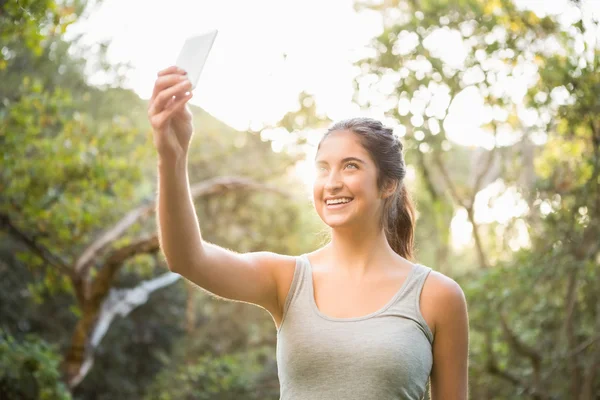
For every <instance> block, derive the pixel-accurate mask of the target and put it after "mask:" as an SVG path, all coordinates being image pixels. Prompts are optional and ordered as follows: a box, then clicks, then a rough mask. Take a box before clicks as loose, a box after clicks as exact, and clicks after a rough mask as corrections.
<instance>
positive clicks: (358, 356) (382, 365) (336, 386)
mask: <svg viewBox="0 0 600 400" xmlns="http://www.w3.org/2000/svg"><path fill="white" fill-rule="evenodd" d="M430 271H431V268H429V267H425V266H423V265H419V264H415V265H414V266H413V268H412V270H411V272H410V273H409V275H408V277H407V278H406V280H405V281H404V283H403V285H402V287H401V288H400V290H399V291H398V292H397V293H396V294H395V295H394V296H393V297H392V299H390V301H389V302H388V303H387V304H386V305H385V306H384V307H383V308H381V309H379V310H378V311H375V312H373V313H371V314H368V315H365V316H362V317H356V318H333V317H329V316H327V315H325V314H322V313H321V312H320V311H319V309H318V307H317V305H316V303H315V300H314V298H315V297H314V292H313V281H312V267H311V265H310V262H309V260H308V257H307V255H306V254H303V255H301V256H299V257H297V259H296V269H295V271H294V277H293V279H292V285H291V287H290V290H289V292H288V296H287V298H286V301H285V305H284V309H283V319H282V321H281V325H280V326H279V329H278V330H277V372H278V375H279V383H280V388H281V397H280V399H281V400H334V399H344V400H353V399H356V400H359V399H360V400H369V399H374V400H375V399H377V400H388V399H390V400H391V399H402V400H405V399H415V400H417V399H422V398H423V397H424V394H425V391H426V387H427V384H428V381H429V374H430V372H431V366H432V363H433V355H432V344H433V334H432V333H431V330H430V329H429V327H428V326H427V323H426V322H425V320H424V319H423V316H422V315H421V311H420V308H419V296H420V294H421V289H422V288H423V283H424V282H425V278H426V277H427V275H428V274H429V272H430Z"/></svg>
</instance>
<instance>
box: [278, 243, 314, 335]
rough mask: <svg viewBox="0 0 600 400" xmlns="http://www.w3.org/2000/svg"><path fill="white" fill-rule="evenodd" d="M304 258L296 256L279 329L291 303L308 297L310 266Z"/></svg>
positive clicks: (310, 277) (310, 276)
mask: <svg viewBox="0 0 600 400" xmlns="http://www.w3.org/2000/svg"><path fill="white" fill-rule="evenodd" d="M305 257H306V255H304V254H302V255H299V256H296V267H295V268H294V276H293V278H292V283H291V285H290V289H289V290H288V294H287V296H286V299H285V304H284V306H283V316H282V319H281V324H280V328H281V326H283V322H284V321H285V318H286V316H287V314H288V312H289V309H290V307H291V306H292V303H297V302H298V301H299V299H300V298H303V297H306V296H307V295H308V290H309V284H310V283H311V282H309V281H308V279H312V275H311V274H310V265H309V264H308V260H307V259H306V258H305Z"/></svg>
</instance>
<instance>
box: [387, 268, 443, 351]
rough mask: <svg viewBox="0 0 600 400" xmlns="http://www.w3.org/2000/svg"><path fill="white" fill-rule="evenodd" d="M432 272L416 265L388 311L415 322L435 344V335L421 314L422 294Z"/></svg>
mask: <svg viewBox="0 0 600 400" xmlns="http://www.w3.org/2000/svg"><path fill="white" fill-rule="evenodd" d="M430 272H431V268H429V267H426V266H425V265H422V264H414V266H413V269H412V271H411V273H410V274H409V276H408V277H407V278H406V279H407V281H406V284H405V285H404V288H403V290H402V293H401V295H400V296H398V297H397V298H396V301H395V302H394V304H392V306H391V307H390V309H389V310H388V311H389V312H391V313H395V314H400V315H401V316H403V317H406V318H409V319H412V320H414V321H415V322H416V323H417V324H418V325H419V327H420V329H421V330H422V331H423V333H424V334H425V336H426V337H427V339H428V340H429V342H430V343H433V333H432V332H431V329H430V328H429V325H427V322H426V321H425V318H423V315H422V314H421V306H420V298H421V292H422V291H423V286H424V285H425V280H426V279H427V277H428V276H429V273H430Z"/></svg>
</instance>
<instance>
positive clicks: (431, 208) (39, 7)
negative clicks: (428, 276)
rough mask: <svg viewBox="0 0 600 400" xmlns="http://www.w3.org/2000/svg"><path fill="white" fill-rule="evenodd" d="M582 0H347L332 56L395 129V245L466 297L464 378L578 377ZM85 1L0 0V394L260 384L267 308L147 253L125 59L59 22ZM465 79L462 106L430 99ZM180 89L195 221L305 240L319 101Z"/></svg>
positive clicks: (592, 169)
mask: <svg viewBox="0 0 600 400" xmlns="http://www.w3.org/2000/svg"><path fill="white" fill-rule="evenodd" d="M557 1H558V0H557ZM546 3H552V2H546ZM589 3H593V2H592V1H590V2H587V3H586V2H584V1H571V2H565V3H564V9H563V10H562V11H561V12H560V13H554V14H553V13H545V14H544V13H540V12H539V11H536V10H534V9H528V8H527V7H522V6H519V5H517V4H515V3H513V2H512V1H510V0H493V1H483V0H420V1H417V0H386V1H368V0H364V1H357V2H355V4H354V7H355V9H356V11H357V12H360V13H370V15H376V16H377V18H378V21H380V29H379V31H378V33H377V35H375V36H374V37H372V39H371V40H370V41H369V44H368V46H367V48H366V52H364V54H363V56H361V57H360V58H359V59H357V60H355V61H354V64H353V66H354V68H355V71H356V76H355V78H354V79H353V85H354V95H353V100H354V101H353V104H354V106H355V109H356V110H357V112H356V115H359V114H361V115H363V114H364V115H372V113H374V112H376V113H378V114H376V115H377V116H378V117H380V118H381V119H383V120H384V122H385V123H387V124H389V125H391V126H393V127H394V131H395V133H396V134H397V135H398V136H399V137H401V140H402V141H403V143H404V144H405V149H406V159H407V162H408V164H409V165H410V173H409V176H408V178H407V184H408V185H409V187H410V189H411V191H412V193H413V197H414V199H415V201H416V204H417V208H418V222H417V231H416V245H417V261H418V262H420V263H422V264H425V265H428V266H431V267H432V268H434V269H436V270H438V271H440V272H442V273H444V274H446V275H448V276H450V277H452V278H453V279H455V280H456V281H457V282H458V283H459V284H460V285H461V286H462V288H463V290H464V291H465V294H466V297H467V301H468V305H469V317H470V329H471V330H470V339H471V346H470V357H469V360H470V365H469V375H470V382H469V386H470V388H469V389H470V396H471V398H473V399H516V398H523V399H529V398H531V399H576V400H592V399H598V398H600V291H599V290H598V287H599V283H600V266H599V265H600V240H599V238H600V232H599V231H600V225H599V223H598V222H599V216H600V74H599V69H598V67H599V52H598V43H599V37H600V36H599V25H598V15H597V14H594V13H593V12H590V11H589V10H590V9H589V8H586V7H588V4H589ZM98 4H99V3H96V2H94V3H93V4H92V3H87V2H85V1H79V0H65V1H53V0H21V1H17V0H8V1H0V148H1V149H2V152H1V155H0V396H1V397H2V398H6V399H164V400H166V399H277V398H278V395H279V386H278V380H277V370H276V364H275V343H276V335H275V333H276V332H275V329H274V325H273V321H272V319H271V318H270V316H269V315H268V313H267V312H266V311H265V310H263V309H260V308H258V307H255V306H252V305H248V304H244V303H236V302H228V301H223V300H219V299H216V298H214V297H211V296H210V295H209V294H207V293H206V292H204V291H202V290H201V289H199V288H197V287H195V286H193V285H191V284H189V283H187V282H186V281H184V280H183V279H180V277H179V276H178V275H176V274H172V273H170V272H169V271H168V269H167V268H166V264H165V260H164V257H163V256H162V255H161V253H160V250H159V246H158V240H157V232H156V220H155V203H154V201H155V195H156V190H157V188H156V182H157V179H156V178H157V177H156V155H155V151H154V148H153V144H152V134H151V131H150V127H149V123H148V121H147V117H146V110H147V98H146V99H144V98H140V96H139V95H138V94H136V93H135V92H134V91H133V90H131V89H130V88H127V87H126V85H125V84H124V83H125V82H126V80H127V74H128V73H129V72H130V71H131V67H130V66H128V65H124V64H114V63H111V62H108V60H107V57H106V54H107V51H108V49H109V48H110V46H111V44H110V43H109V42H100V43H94V44H93V45H90V46H84V45H81V36H75V37H69V38H67V36H66V33H67V32H68V29H69V26H71V25H73V24H76V23H77V22H78V21H80V20H81V19H84V18H87V17H88V16H89V15H90V13H93V11H94V10H95V7H97V6H98ZM334 17H335V16H334V15H332V16H330V17H328V18H331V19H332V20H335V18H334ZM440 37H445V38H449V39H448V40H453V41H454V42H455V43H458V46H459V47H457V49H459V56H458V57H454V58H452V57H450V56H452V55H456V52H453V54H450V55H448V51H447V50H448V49H447V48H446V49H445V48H444V47H443V46H439V42H436V40H439V38H440ZM436 38H437V39H436ZM436 43H437V45H436ZM309 50H310V49H309ZM449 57H450V58H449ZM315 62H318V60H316V61H315ZM317 65H318V64H317ZM165 66H166V65H165ZM315 70H316V71H318V68H317V69H315ZM90 71H92V72H102V73H104V74H105V76H110V77H111V79H109V81H108V82H105V83H103V84H98V83H93V82H91V81H90V79H89V77H90ZM313 72H314V71H311V73H313ZM255 96H256V101H257V102H259V103H260V101H261V93H259V92H257V93H256V94H255ZM465 98H467V100H468V101H467V102H466V104H467V111H468V113H470V114H471V115H472V116H473V115H476V116H477V118H476V122H475V123H472V124H471V125H468V124H466V123H465V122H464V121H463V120H461V117H460V113H459V112H458V111H456V110H454V111H456V112H453V107H454V109H456V108H457V107H458V104H460V103H461V101H462V102H463V104H465ZM192 111H193V113H194V122H195V128H196V134H195V136H194V140H193V142H192V147H191V150H190V159H189V162H190V168H189V171H190V183H191V185H192V191H193V197H194V201H195V205H196V210H197V214H198V218H199V220H200V221H201V227H202V232H203V236H204V237H205V238H206V240H208V241H210V242H213V243H217V244H219V245H222V246H225V247H227V248H231V249H233V250H236V251H238V252H248V251H260V250H268V251H274V252H279V253H285V254H293V255H298V254H301V253H304V252H309V251H312V250H313V249H315V248H316V247H317V246H319V245H321V244H322V243H323V240H324V237H323V234H322V233H323V230H324V228H325V227H324V226H323V224H322V222H321V221H320V220H319V219H318V216H317V215H316V213H315V212H314V210H313V208H312V205H311V202H310V199H309V197H308V188H307V182H309V181H310V172H309V171H310V169H309V168H308V167H307V165H310V160H311V156H312V155H313V154H314V146H315V143H316V142H318V139H319V137H320V134H322V133H323V132H324V130H325V129H326V127H327V126H328V125H329V124H330V123H331V118H330V115H328V114H327V113H325V112H323V110H322V108H321V107H320V106H319V101H318V98H317V97H316V96H314V93H311V92H310V90H302V91H299V92H298V93H297V99H296V101H295V106H294V107H290V108H289V109H288V110H287V111H286V112H284V113H282V114H281V115H280V116H279V118H278V119H277V121H275V122H272V123H269V124H263V125H260V124H258V125H257V124H256V123H254V124H251V125H250V126H249V127H248V129H239V128H236V129H234V128H232V127H231V126H229V125H227V124H226V123H224V122H222V121H220V120H219V119H217V118H215V117H214V116H213V115H211V114H210V113H208V112H207V111H205V110H203V109H202V108H200V107H198V106H192ZM369 113H371V114H369ZM348 116H350V115H348ZM457 127H458V128H457ZM456 129H458V130H460V131H462V133H463V137H466V138H467V139H469V140H471V144H468V143H460V142H459V141H457V140H455V139H453V135H452V131H456ZM307 160H308V161H307Z"/></svg>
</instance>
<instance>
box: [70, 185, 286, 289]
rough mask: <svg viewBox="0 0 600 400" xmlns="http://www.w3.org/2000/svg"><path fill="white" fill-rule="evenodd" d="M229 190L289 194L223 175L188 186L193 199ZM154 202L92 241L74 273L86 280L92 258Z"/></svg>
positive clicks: (151, 208)
mask: <svg viewBox="0 0 600 400" xmlns="http://www.w3.org/2000/svg"><path fill="white" fill-rule="evenodd" d="M229 190H265V191H268V192H275V193H278V194H279V195H281V196H284V197H288V198H289V194H288V193H286V192H284V191H282V190H280V189H278V188H275V187H273V186H270V185H266V184H264V183H260V182H256V181H254V180H252V179H248V178H241V177H234V176H224V177H218V178H213V179H208V180H206V181H203V182H200V183H197V184H194V185H192V186H191V187H190V192H191V196H192V198H194V199H197V198H199V197H204V196H208V195H213V194H219V193H223V192H226V191H229ZM155 209H156V202H155V201H153V202H151V203H150V204H146V205H143V206H140V207H137V208H135V209H133V210H131V211H129V212H128V213H127V214H126V215H125V216H124V217H123V218H121V220H119V221H118V222H117V223H116V224H115V225H113V226H112V227H111V228H109V229H108V230H106V231H105V232H104V233H102V234H101V235H100V237H98V238H97V239H96V240H94V242H92V243H91V244H90V245H89V246H88V247H87V248H86V249H85V250H84V251H83V252H82V253H81V255H80V256H79V258H78V259H77V261H76V262H75V273H76V274H77V275H78V276H79V277H81V278H82V279H86V280H87V276H88V273H89V269H90V268H91V267H92V265H93V262H94V260H95V259H96V257H97V256H98V254H100V253H101V252H102V251H103V250H104V249H106V247H107V246H109V245H110V244H111V243H113V242H114V241H115V240H117V239H118V238H120V237H121V236H122V235H123V234H124V233H125V232H126V231H127V229H128V228H129V227H130V226H132V225H133V224H135V223H136V222H138V220H140V218H142V217H147V216H149V215H151V214H152V213H154V212H155Z"/></svg>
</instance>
